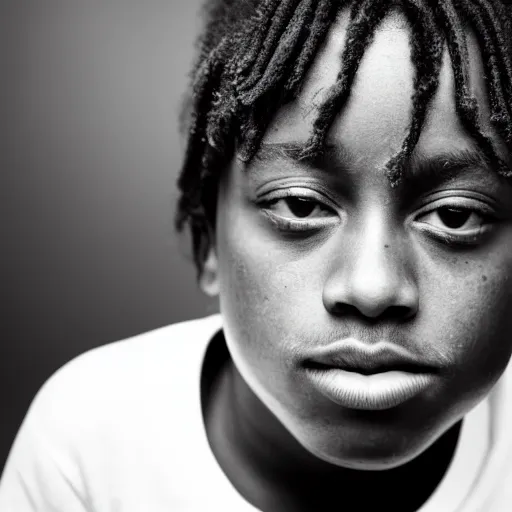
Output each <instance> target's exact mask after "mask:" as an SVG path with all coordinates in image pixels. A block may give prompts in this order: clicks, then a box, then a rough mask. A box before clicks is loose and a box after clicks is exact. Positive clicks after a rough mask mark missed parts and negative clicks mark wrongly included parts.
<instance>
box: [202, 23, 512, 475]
mask: <svg viewBox="0 0 512 512" xmlns="http://www.w3.org/2000/svg"><path fill="white" fill-rule="evenodd" d="M347 23H348V13H345V14H343V15H342V16H341V17H340V18H339V19H338V20H337V21H336V23H335V25H334V26H333V28H332V30H331V32H330V35H329V37H328V39H327V41H326V44H325V45H324V48H323V50H322V51H321V52H320V53H319V54H318V56H317V58H316V61H315V63H314V65H313V67H312V69H311V71H310V72H309V74H308V77H307V80H306V83H305V84H304V88H303V90H302V92H301V94H300V97H299V98H298V99H297V100H296V101H294V102H293V103H292V104H290V105H288V106H286V107H285V108H284V107H283V108H282V109H281V110H280V111H279V112H278V113H277V115H276V117H275V119H274V121H273V123H272V125H271V126H270V128H269V130H268V131H267V134H266V136H265V139H264V141H263V145H262V149H261V151H260V153H259V155H258V156H257V157H256V158H255V159H254V160H253V161H252V162H251V163H250V164H249V165H245V164H242V163H241V162H240V161H239V160H237V159H235V160H234V161H233V163H232V165H231V167H230V168H229V169H228V170H227V172H226V173H225V174H224V176H223V178H222V180H221V186H220V193H219V201H218V212H217V228H216V229H217V230H216V234H215V237H216V238H215V240H216V244H215V247H214V248H213V249H212V251H211V254H210V258H209V260H208V262H207V269H209V271H210V275H213V276H214V277H213V278H212V279H211V282H210V284H212V283H214V286H213V287H215V286H218V288H219V293H220V304H221V311H222V315H223V318H224V325H225V336H226V342H227V344H228V347H229V349H230V352H231V355H232V358H233V361H234V363H235V365H236V367H237V369H238V371H239V372H240V374H241V376H242V377H243V379H244V381H245V382H246V383H247V385H248V386H249V387H250V389H251V390H252V391H253V392H254V394H255V395H256V396H257V397H258V398H259V399H260V400H261V401H262V402H263V403H264V404H265V405H266V406H267V408H268V409H270V411H271V412H272V413H273V414H274V415H275V416H276V417H277V418H278V419H279V420H280V422H281V423H282V424H283V425H284V426H285V427H286V429H287V430H288V431H289V432H290V433H291V434H292V435H293V436H294V437H295V438H296V439H297V440H298V441H299V442H300V443H301V445H302V446H304V447H305V448H306V449H307V450H308V451H309V452H311V453H313V454H315V455H316V456H318V457H320V458H321V459H323V460H325V461H329V462H332V463H334V464H337V465H339V466H344V467H350V468H360V469H385V468H391V467H394V466H397V465H400V464H403V463H405V462H407V461H409V460H411V459H412V458H414V457H415V456H417V455H418V454H419V453H421V452H422V451H423V450H425V449H426V448H427V447H428V446H429V445H430V444H431V443H433V442H434V441H435V440H436V439H437V438H438V437H439V436H440V435H441V434H442V433H443V432H445V431H446V430H447V429H448V428H449V427H450V426H452V425H453V424H454V423H455V422H456V421H458V420H459V419H460V418H461V417H462V416H463V415H464V414H465V413H466V412H468V411H469V410H470V409H471V408H473V407H474V406H475V405H476V404H477V403H478V402H479V401H480V400H482V398H483V397H484V396H485V395H486V394H487V393H488V392H489V391H490V389H491V388H492V386H493V385H494V384H495V383H496V381H497V379H498V378H499V376H500V375H501V373H502V372H503V371H504V369H505V366H506V364H507V363H508V360H509V358H510V354H511V351H512V340H511V336H510V335H509V333H510V332H511V331H512V315H511V314H510V308H511V306H512V294H511V291H510V288H511V287H510V283H509V276H510V275H511V273H512V250H511V249H512V211H511V206H512V188H511V186H510V184H509V183H507V182H505V181H504V179H502V178H499V177H498V176H497V174H495V173H494V172H493V171H492V170H491V169H488V168H487V167H486V165H485V163H484V162H483V161H482V159H481V158H479V151H478V148H477V147H476V145H475V143H474V141H473V140H472V139H471V138H470V137H469V136H468V135H467V134H466V133H465V132H464V130H463V129H462V127H461V125H460V123H459V120H458V118H457V116H456V114H455V105H454V92H453V74H452V70H451V63H450V61H449V57H448V55H447V54H445V58H444V63H443V68H442V73H441V83H440V86H439V90H438V93H437V95H436V97H435V99H434V102H433V104H432V107H431V109H430V112H429V116H428V118H427V121H426V125H425V127H424V129H423V131H422V135H421V138H420V141H419V143H418V146H417V148H416V150H415V154H414V158H413V162H412V164H411V168H410V169H409V170H408V172H407V179H406V180H405V181H404V182H403V183H402V185H401V186H399V187H397V188H392V187H391V186H390V184H389V181H388V179H387V178H386V176H385V175H384V171H383V168H384V166H385V164H386V162H387V161H388V160H389V159H390V158H391V157H392V156H393V155H394V154H395V153H396V152H397V151H398V150H399V148H400V147H401V143H402V141H403V138H404V136H405V134H406V133H407V127H408V124H409V122H410V116H411V101H410V98H411V94H412V92H413V85H412V83H413V76H414V70H413V67H412V64H411V63H410V50H409V36H410V33H409V29H408V28H407V26H406V24H405V23H404V20H403V19H402V17H401V15H400V14H399V13H393V14H392V15H390V16H389V17H388V18H387V19H386V20H385V22H384V24H383V25H382V27H381V28H380V29H379V31H378V32H377V34H376V36H375V39H374V42H373V43H372V45H371V46H370V48H369V49H368V50H367V52H366V54H365V57H364V59H363V61H362V64H361V67H360V70H359V72H358V75H357V79H356V81H355V84H354V87H353V91H352V94H351V97H350V99H349V101H348V104H347V106H346V107H345V109H344V110H343V112H342V113H340V115H339V116H338V118H337V120H336V122H335V123H334V125H333V127H332V130H331V132H330V136H329V140H328V148H327V151H326V156H325V157H324V158H323V159H322V161H320V162H317V163H314V164H310V163H305V162H300V161H296V160H294V159H293V154H292V153H291V152H290V151H289V149H290V147H292V148H293V147H295V146H297V145H300V143H303V142H305V141H306V140H307V139H308V136H309V134H310V133H311V130H312V123H313V120H314V119H315V116H316V107H317V105H318V104H319V103H321V101H322V98H323V96H324V94H325V92H326V91H327V89H328V88H329V86H330V85H332V84H333V83H334V81H335V79H336V75H337V73H338V71H339V68H340V55H341V51H342V48H343V45H344V38H345V34H346V28H347ZM469 43H470V55H471V69H470V71H471V83H472V89H473V91H474V93H475V95H476V96H477V98H478V100H479V102H480V105H481V113H482V123H483V126H484V129H485V130H486V131H488V132H489V133H491V128H490V126H489V123H488V122H487V117H488V103H487V96H486V90H485V84H484V82H483V79H482V78H481V77H482V76H483V72H482V64H481V60H480V56H479V53H478V48H477V44H476V42H475V41H474V40H472V39H471V38H470V40H469ZM492 136H493V137H494V138H495V140H496V143H497V144H500V141H499V140H498V139H497V137H496V136H495V135H492ZM500 147H501V146H500ZM500 151H502V149H500ZM503 157H504V158H506V155H505V154H503ZM207 272H208V270H207Z"/></svg>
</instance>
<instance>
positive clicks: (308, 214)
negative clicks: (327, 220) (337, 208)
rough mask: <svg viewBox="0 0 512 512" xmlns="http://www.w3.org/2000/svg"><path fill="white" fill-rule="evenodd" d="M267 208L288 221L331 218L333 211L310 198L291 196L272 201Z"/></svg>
mask: <svg viewBox="0 0 512 512" xmlns="http://www.w3.org/2000/svg"><path fill="white" fill-rule="evenodd" d="M267 205H268V206H267V208H268V209H269V210H271V211H272V212H273V213H274V214H276V215H281V216H282V217H284V218H288V219H311V218H318V217H330V216H332V215H333V214H334V212H333V211H332V209H331V208H330V207H328V206H326V205H324V204H322V203H320V202H319V201H317V200H315V199H312V198H310V197H298V196H289V197H283V198H278V199H274V200H270V201H268V203H267Z"/></svg>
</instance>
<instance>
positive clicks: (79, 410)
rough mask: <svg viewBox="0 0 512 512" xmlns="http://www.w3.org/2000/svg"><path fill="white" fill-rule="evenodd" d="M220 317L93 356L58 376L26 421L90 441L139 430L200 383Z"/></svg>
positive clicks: (86, 356)
mask: <svg viewBox="0 0 512 512" xmlns="http://www.w3.org/2000/svg"><path fill="white" fill-rule="evenodd" d="M220 327H221V319H220V315H212V316H209V317H205V318H201V319H197V320H191V321H186V322H180V323H177V324H173V325H169V326H166V327H162V328H159V329H156V330H153V331H150V332H147V333H144V334H140V335H138V336H134V337H132V338H128V339H125V340H122V341H118V342H114V343H110V344H108V345H105V346H102V347H99V348H96V349H93V350H90V351H88V352H85V353H84V354H82V355H80V356H78V357H76V358H75V359H73V360H71V361H70V362H69V363H67V364H65V365H64V366H63V367H62V368H60V369H59V370H58V371H57V372H55V373H54V374H53V375H52V376H51V377H50V378H49V379H48V381H47V382H46V383H45V384H44V385H43V387H42V388H41V390H40V391H39V392H38V394H37V395H36V397H35V399H34V401H33V403H32V405H31V407H30V409H29V412H28V414H27V417H28V418H29V419H30V421H31V422H33V423H34V424H37V425H38V428H41V430H42V431H43V432H44V430H45V427H46V425H51V430H52V434H53V435H55V434H56V432H55V431H56V430H58V431H59V432H57V435H59V434H60V433H62V434H64V435H67V436H69V435H73V436H78V435H79V436H87V435H89V434H91V431H94V432H97V431H102V432H107V431H108V430H110V429H111V430H112V431H113V432H115V431H116V430H117V429H118V428H119V425H120V424H127V425H132V426H135V425H136V424H138V423H137V421H136V420H138V419H140V418H141V416H142V415H144V414H146V415H147V414H151V415H156V414H158V413H159V412H160V411H161V410H162V404H163V403H164V402H165V403H167V404H170V403H172V402H173V400H182V398H181V397H182V396H183V395H184V394H187V393H190V392H192V391H191V390H192V388H193V387H194V386H195V384H196V382H197V381H198V380H199V376H200V371H201V365H202V359H203V355H204V351H205V350H206V347H207V345H208V342H209V340H210V339H211V337H212V336H213V334H214V333H215V332H216V331H217V330H218V329H219V328H220Z"/></svg>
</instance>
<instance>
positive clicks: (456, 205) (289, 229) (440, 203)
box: [260, 189, 497, 246]
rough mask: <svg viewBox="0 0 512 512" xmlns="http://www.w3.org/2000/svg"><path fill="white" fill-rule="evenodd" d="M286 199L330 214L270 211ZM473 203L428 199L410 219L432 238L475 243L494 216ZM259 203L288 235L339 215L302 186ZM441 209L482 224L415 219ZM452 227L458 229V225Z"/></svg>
mask: <svg viewBox="0 0 512 512" xmlns="http://www.w3.org/2000/svg"><path fill="white" fill-rule="evenodd" d="M286 199H299V200H300V199H302V200H304V201H307V202H310V203H315V204H316V206H320V207H321V208H322V209H324V210H327V211H330V212H331V214H332V215H330V216H327V217H320V218H315V220H313V221H312V220H296V219H291V218H287V217H283V216H281V215H278V214H276V213H275V212H273V211H272V209H271V208H272V206H274V205H275V204H278V203H279V201H286ZM475 202H476V200H475V199H473V200H472V202H471V203H468V199H467V198H461V197H450V198H443V200H441V199H440V200H437V201H434V202H431V203H430V204H429V205H428V206H427V207H425V208H424V209H423V210H422V211H420V212H416V213H415V214H414V219H413V221H414V222H415V224H416V227H418V228H419V229H420V230H421V231H423V232H426V233H428V234H429V235H430V236H431V237H433V238H435V239H437V240H439V241H440V242H442V243H445V244H447V245H452V246H457V245H458V246H470V245H478V244H479V243H480V242H481V239H482V237H483V236H484V235H485V234H487V233H488V232H489V231H490V229H491V228H492V224H494V223H495V222H497V218H496V215H495V213H494V212H493V210H492V208H491V207H490V206H484V203H483V202H482V201H478V203H479V205H476V204H475ZM260 206H261V207H262V208H263V212H264V213H265V214H266V215H267V216H268V217H269V219H270V220H271V222H272V223H273V224H274V225H275V227H276V228H277V229H278V230H279V231H281V232H284V233H289V234H293V233H296V234H300V233H308V232H313V231H317V230H320V229H322V228H325V227H326V226H328V225H332V224H333V220H334V222H337V221H338V220H339V214H338V213H337V211H336V208H335V207H334V206H331V205H330V204H326V200H325V199H320V198H319V197H318V195H317V194H313V193H311V192H305V191H304V190H302V189H301V190H300V191H297V190H295V189H289V190H286V191H284V192H282V193H281V194H280V195H275V196H272V197H270V198H267V199H265V200H263V201H261V202H260ZM316 206H315V208H316ZM288 208H289V206H288ZM444 208H447V209H452V210H458V211H467V212H468V213H469V214H473V213H474V214H476V215H477V216H479V217H480V218H481V219H482V223H481V224H482V225H481V226H480V227H479V228H478V230H475V229H472V230H470V231H468V232H464V233H462V232H458V233H457V232H456V231H450V228H449V227H448V226H446V227H444V228H438V227H436V226H433V225H432V224H430V223H427V222H422V221H419V220H418V219H419V218H422V217H426V216H427V215H429V214H433V213H435V212H440V211H441V210H442V209H444ZM438 215H439V214H438ZM470 218H471V217H469V218H468V220H469V219H470ZM331 219H333V220H331ZM466 222H467V221H466ZM451 229H453V230H457V229H460V228H451Z"/></svg>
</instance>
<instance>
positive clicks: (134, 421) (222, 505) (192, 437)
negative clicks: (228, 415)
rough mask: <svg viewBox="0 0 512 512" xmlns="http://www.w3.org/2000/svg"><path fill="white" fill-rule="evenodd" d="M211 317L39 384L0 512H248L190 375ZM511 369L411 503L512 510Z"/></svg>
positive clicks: (432, 509) (439, 509) (4, 482)
mask: <svg viewBox="0 0 512 512" xmlns="http://www.w3.org/2000/svg"><path fill="white" fill-rule="evenodd" d="M221 327H222V322H221V317H220V316H219V315H213V316H210V317H207V318H203V319H200V320H193V321H189V322H183V323H179V324H175V325H171V326H168V327H164V328H161V329H158V330H155V331H152V332H149V333H146V334H143V335H140V336H137V337H135V338H131V339H129V340H125V341H121V342H117V343H112V344H110V345H107V346H104V347H101V348H98V349H95V350H92V351H90V352H87V353H85V354H83V355H81V356H79V357H78V358H76V359H75V360H73V361H71V362H70V363H68V364H67V365H65V366H64V367H63V368H62V369H60V370H59V371H58V372H57V373H56V374H55V375H53V377H51V378H50V379H49V380H48V382H47V383H46V384H45V385H44V386H43V388H42V389H41V390H40V391H39V393H38V394H37V396H36V398H35V399H34V401H33V403H32V405H31V407H30V409H29V412H28V413H27V416H26V418H25V420H24V422H23V425H22V427H21V429H20V431H19V432H18V435H17V437H16V440H15V442H14V445H13V448H12V450H11V453H10V455H9V458H8V460H7V464H6V467H5V470H4V472H3V475H2V478H1V480H0V511H1V512H29V511H30V512H32V511H37V512H85V511H87V512H146V511H147V512H170V511H173V512H174V511H179V512H181V511H201V512H204V511H222V512H226V511H233V512H235V511H236V512H250V511H252V512H254V511H255V510H256V509H255V508H254V507H253V506H251V505H250V504H249V503H248V502H247V501H245V500H244V498H242V497H241V496H240V494H238V492H237V491H236V490H235V489H234V487H233V486H232V485H231V483H230V482H229V480H228V479H227V477H226V476H225V475H224V473H223V472H222V470H221V469H220V467H219V465H218V464H217V462H216V459H215V457H214V456H213V454H212V452H211V450H210V447H209V444H208V440H207V437H206V433H205V428H204V423H203V417H202V412H201V403H200V375H201V368H202V363H203V358H204V355H205V352H206V349H207V347H208V344H209V341H210V340H211V339H212V337H213V336H214V334H215V333H216V332H218V331H219V329H221ZM511 372H512V369H511V366H509V368H508V370H507V371H506V372H505V375H504V376H503V377H502V379H501V380H500V382H499V383H498V384H497V385H496V386H495V388H494V390H493V391H492V393H491V394H490V395H489V396H488V397H487V398H486V399H485V400H484V401H483V402H482V403H480V404H479V405H478V406H477V407H476V408H475V409H474V410H472V411H471V412H470V413H469V414H468V415H467V416H466V418H465V419H464V421H463V425H462V429H461V434H460V438H459V442H458V445H457V448H456V451H455V454H454V457H453V460H452V462H451V464H450V467H449V468H448V470H447V472H446V474H445V477H444V479H443V480H442V482H441V483H440V484H439V486H438V488H437V489H436V491H435V492H434V493H433V494H432V496H431V497H430V498H429V500H428V501H427V502H426V503H425V504H424V505H423V506H422V507H421V508H420V511H421V512H476V511H479V512H510V511H512V451H511V445H512V442H511V441H512V429H511V426H512V412H511V411H512V393H511V386H512V385H511V381H512V379H511V378H510V377H511V375H510V374H511Z"/></svg>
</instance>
